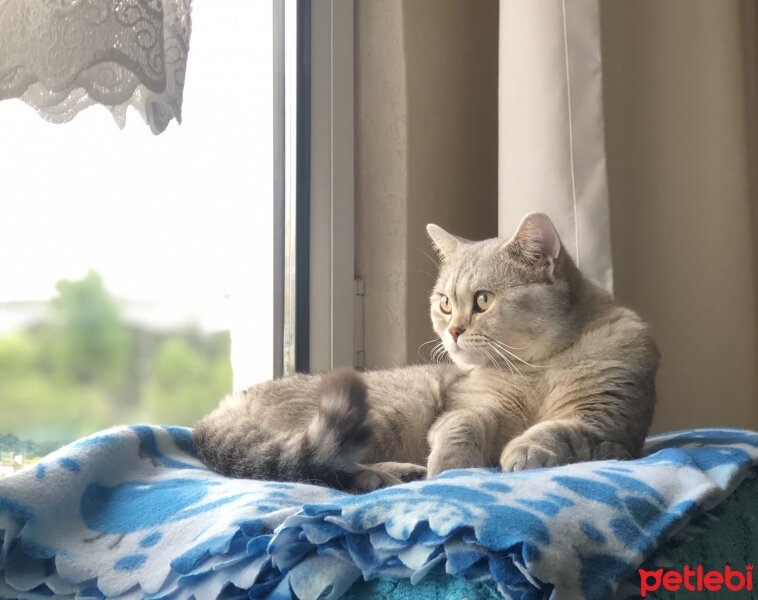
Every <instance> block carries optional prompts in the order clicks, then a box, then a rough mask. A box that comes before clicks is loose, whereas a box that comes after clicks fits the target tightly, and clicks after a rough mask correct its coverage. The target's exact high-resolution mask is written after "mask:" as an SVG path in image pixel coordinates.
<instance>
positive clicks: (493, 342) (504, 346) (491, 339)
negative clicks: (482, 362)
mask: <svg viewBox="0 0 758 600" xmlns="http://www.w3.org/2000/svg"><path fill="white" fill-rule="evenodd" d="M489 341H490V343H492V344H494V345H496V346H497V347H498V348H500V349H501V350H502V351H503V352H505V353H507V354H509V355H510V356H512V357H513V358H515V359H516V360H518V361H519V362H522V363H524V364H525V365H527V366H529V367H532V368H533V369H547V368H548V367H550V365H533V364H532V363H530V362H528V361H526V360H524V359H523V358H521V357H520V356H519V355H518V354H516V353H515V352H511V350H509V349H508V348H511V346H508V344H504V343H503V342H500V341H498V340H496V339H494V338H489Z"/></svg>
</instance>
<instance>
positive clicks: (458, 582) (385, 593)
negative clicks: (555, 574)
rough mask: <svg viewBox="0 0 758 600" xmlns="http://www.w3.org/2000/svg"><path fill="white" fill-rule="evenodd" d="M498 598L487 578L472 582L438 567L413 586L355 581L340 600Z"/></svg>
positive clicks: (392, 581) (389, 581) (406, 581)
mask: <svg viewBox="0 0 758 600" xmlns="http://www.w3.org/2000/svg"><path fill="white" fill-rule="evenodd" d="M448 598H450V599H456V600H463V599H464V598H466V599H468V600H502V598H503V597H502V596H501V595H500V594H499V593H498V591H497V588H496V587H495V584H494V583H492V582H491V581H487V582H482V583H472V582H468V581H465V580H463V579H459V578H457V577H451V576H450V575H448V574H447V573H445V570H444V569H443V568H441V567H438V568H436V569H435V570H433V571H432V572H431V573H429V575H427V576H426V577H425V578H424V579H422V580H421V581H420V582H418V583H417V584H416V585H412V584H411V582H410V580H409V579H374V580H372V581H359V582H358V583H356V584H354V585H353V587H351V588H350V590H348V592H347V594H345V595H344V596H343V597H342V599H343V600H406V599H407V600H447V599H448Z"/></svg>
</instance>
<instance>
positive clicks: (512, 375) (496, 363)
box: [479, 346, 516, 380]
mask: <svg viewBox="0 0 758 600" xmlns="http://www.w3.org/2000/svg"><path fill="white" fill-rule="evenodd" d="M479 349H480V350H481V351H482V352H483V353H484V354H485V355H486V356H487V358H489V359H490V360H491V361H492V364H493V365H495V366H496V367H497V370H498V371H500V375H502V377H503V379H505V373H503V369H502V368H501V367H500V365H499V364H498V362H497V359H496V358H495V357H494V356H492V355H491V354H490V353H489V352H487V350H486V349H485V348H484V347H483V346H481V347H479ZM506 364H507V363H506ZM508 368H509V369H510V371H511V378H513V379H514V380H515V379H516V375H515V374H514V373H513V369H511V366H510V365H508Z"/></svg>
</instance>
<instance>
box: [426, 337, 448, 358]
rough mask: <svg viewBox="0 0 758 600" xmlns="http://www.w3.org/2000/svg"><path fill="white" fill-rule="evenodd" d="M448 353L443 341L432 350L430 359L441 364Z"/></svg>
mask: <svg viewBox="0 0 758 600" xmlns="http://www.w3.org/2000/svg"><path fill="white" fill-rule="evenodd" d="M446 353H447V349H446V348H445V345H444V344H443V343H442V341H439V342H438V343H437V345H436V346H434V348H432V352H431V355H430V358H431V360H432V362H435V363H441V362H442V358H444V356H445V354H446Z"/></svg>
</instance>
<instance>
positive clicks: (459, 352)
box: [445, 344, 491, 370]
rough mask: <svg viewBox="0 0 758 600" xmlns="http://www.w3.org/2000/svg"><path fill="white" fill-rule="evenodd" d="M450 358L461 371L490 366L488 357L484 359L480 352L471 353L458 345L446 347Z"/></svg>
mask: <svg viewBox="0 0 758 600" xmlns="http://www.w3.org/2000/svg"><path fill="white" fill-rule="evenodd" d="M445 349H446V350H447V354H448V356H449V357H450V358H451V359H452V360H453V363H455V366H456V367H459V368H461V369H467V370H469V369H473V368H475V367H484V366H486V365H488V364H491V363H488V362H487V360H486V357H483V356H482V355H481V353H480V352H476V351H470V350H466V349H463V348H461V347H460V346H458V345H457V344H455V345H451V346H445Z"/></svg>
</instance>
